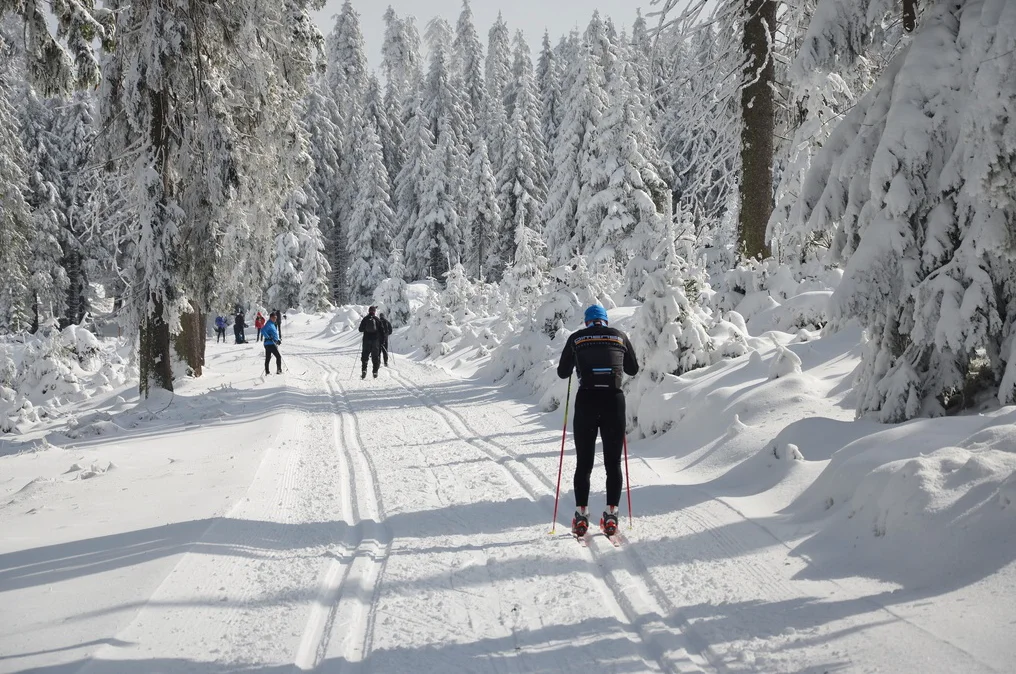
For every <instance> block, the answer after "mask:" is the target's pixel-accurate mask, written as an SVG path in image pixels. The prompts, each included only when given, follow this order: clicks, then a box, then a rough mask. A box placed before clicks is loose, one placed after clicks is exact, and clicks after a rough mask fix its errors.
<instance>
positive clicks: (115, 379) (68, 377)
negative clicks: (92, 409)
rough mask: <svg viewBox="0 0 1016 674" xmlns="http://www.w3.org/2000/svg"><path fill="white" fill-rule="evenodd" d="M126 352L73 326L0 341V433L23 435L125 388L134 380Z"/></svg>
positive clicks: (1, 338) (106, 340)
mask: <svg viewBox="0 0 1016 674" xmlns="http://www.w3.org/2000/svg"><path fill="white" fill-rule="evenodd" d="M124 348H125V347H120V346H119V345H118V344H117V342H116V341H115V340H111V339H104V340H100V339H98V338H97V337H96V336H95V335H93V334H92V333H91V332H89V331H88V330H86V329H84V328H81V327H78V326H74V325H72V326H69V327H67V328H65V329H64V330H51V331H46V332H45V333H41V334H39V335H35V336H29V337H28V338H27V339H26V338H25V336H23V335H20V336H16V337H11V336H7V337H0V432H3V433H24V432H26V431H28V430H30V429H31V428H32V427H33V426H35V425H36V424H38V423H40V422H41V421H43V420H45V419H50V418H54V417H59V416H62V415H63V414H64V413H65V411H66V409H67V407H68V406H70V405H72V404H74V403H79V402H81V401H84V400H87V399H89V398H91V397H93V396H95V395H96V394H99V393H106V392H109V391H112V390H113V389H114V388H118V387H120V386H123V385H124V383H126V381H127V380H128V378H129V377H133V376H134V374H133V373H132V372H128V371H127V370H128V365H127V360H126V358H125V354H124V353H121V351H122V350H123V349H124Z"/></svg>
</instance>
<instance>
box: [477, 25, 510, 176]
mask: <svg viewBox="0 0 1016 674" xmlns="http://www.w3.org/2000/svg"><path fill="white" fill-rule="evenodd" d="M510 59H511V36H510V35H509V33H508V25H507V24H506V23H505V22H504V18H502V16H501V13H500V12H498V15H497V21H495V22H494V25H493V26H491V28H490V31H489V32H488V33H487V60H486V63H485V74H486V81H485V83H486V86H487V95H486V105H485V106H484V107H485V109H484V120H483V124H482V126H483V128H484V129H485V133H486V139H487V149H488V153H489V154H490V163H491V166H493V167H494V175H497V173H498V172H499V171H500V170H501V167H502V166H503V165H504V153H505V143H507V142H508V136H509V134H510V131H509V126H508V120H509V119H510V117H509V113H508V110H507V108H506V107H505V97H506V96H507V95H508V93H509V91H510V89H511V60H510Z"/></svg>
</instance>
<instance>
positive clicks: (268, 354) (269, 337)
mask: <svg viewBox="0 0 1016 674" xmlns="http://www.w3.org/2000/svg"><path fill="white" fill-rule="evenodd" d="M277 320H278V318H276V317H275V314H272V315H271V316H270V317H269V319H268V322H267V323H265V327H263V328H261V336H262V337H264V340H265V374H271V372H269V371H268V366H269V364H270V363H271V362H272V356H275V374H282V354H281V353H279V344H282V340H281V339H280V338H279V328H278V326H277V325H276V324H275V321H277Z"/></svg>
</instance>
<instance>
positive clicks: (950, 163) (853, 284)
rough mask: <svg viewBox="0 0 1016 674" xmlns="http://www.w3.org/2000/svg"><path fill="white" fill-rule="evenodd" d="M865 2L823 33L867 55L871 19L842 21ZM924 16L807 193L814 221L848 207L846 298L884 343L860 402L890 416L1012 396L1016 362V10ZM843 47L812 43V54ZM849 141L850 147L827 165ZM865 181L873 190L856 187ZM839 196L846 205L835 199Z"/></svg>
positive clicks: (844, 306) (840, 293)
mask: <svg viewBox="0 0 1016 674" xmlns="http://www.w3.org/2000/svg"><path fill="white" fill-rule="evenodd" d="M820 9H822V7H820ZM834 10H839V12H838V13H837V11H834ZM852 11H853V10H852V9H851V8H846V7H839V6H836V7H827V8H826V11H825V12H824V13H822V12H817V13H816V16H815V18H814V19H813V21H812V25H811V27H810V29H809V35H813V34H815V35H817V34H822V33H823V32H833V33H836V34H837V38H836V40H835V42H836V44H837V45H840V47H841V51H842V54H843V55H846V56H849V55H850V53H856V51H857V50H856V49H855V48H854V46H855V45H856V44H857V40H858V39H860V38H857V37H856V36H857V35H858V34H861V33H864V32H865V31H863V30H861V28H863V27H865V26H868V22H856V23H855V22H851V21H847V22H846V23H842V22H843V21H844V17H848V18H849V17H853V16H854V14H852V13H851V12H852ZM923 12H924V14H923V18H922V20H921V22H920V24H919V27H918V28H917V31H916V32H915V34H914V37H913V41H912V43H911V45H910V46H909V47H908V48H906V49H905V50H904V51H903V52H901V53H900V54H899V55H898V56H897V57H896V58H895V59H893V61H892V62H891V63H890V65H889V67H888V68H887V69H886V71H885V72H884V73H883V75H882V76H881V77H880V78H879V81H878V82H877V84H876V85H875V87H874V88H873V90H872V91H871V92H869V94H868V95H867V96H866V97H865V98H864V99H862V101H861V102H860V103H859V104H858V106H857V107H855V108H854V109H853V110H851V112H850V113H849V114H848V115H847V116H846V118H845V120H844V122H843V123H842V124H841V125H840V127H839V128H837V130H836V132H834V134H833V137H832V138H831V139H830V142H829V143H828V144H827V146H826V148H824V150H823V152H822V154H821V155H820V159H819V160H818V161H816V168H815V169H813V171H812V174H811V175H809V179H808V183H809V185H808V189H807V190H806V198H807V197H813V196H814V195H815V194H816V193H820V194H822V197H821V198H820V199H818V200H814V201H811V203H814V204H815V206H814V207H813V208H812V209H811V210H810V211H809V212H808V213H807V214H806V215H807V216H808V217H810V218H818V219H821V218H827V217H829V216H830V215H831V214H834V213H835V212H836V211H834V210H832V209H838V210H839V213H840V214H841V215H840V216H839V218H840V219H841V221H842V224H841V225H840V229H839V230H838V231H837V233H836V235H835V237H834V248H833V249H834V253H835V254H837V255H838V256H841V258H842V259H846V270H845V275H844V280H843V283H842V284H841V285H840V287H839V289H838V290H837V292H836V294H835V295H834V305H833V308H834V311H835V315H836V317H837V318H838V319H839V320H844V319H847V318H856V319H857V320H858V321H859V322H860V323H861V325H862V326H863V327H864V328H865V331H866V333H867V334H868V336H869V339H870V341H869V342H868V344H867V346H866V349H865V353H864V356H863V359H862V362H861V367H860V376H859V378H858V380H857V384H856V386H857V393H858V412H859V413H860V414H864V413H866V412H874V413H877V416H878V418H879V419H881V420H883V421H887V422H895V421H900V420H903V419H908V418H911V417H914V416H918V415H928V414H932V415H933V414H941V413H944V412H950V411H955V410H958V409H961V408H963V407H965V406H968V405H971V404H973V403H974V402H976V401H977V400H978V398H979V396H980V395H984V394H986V393H997V394H998V396H999V398H1000V399H1001V400H1002V401H1003V402H1011V400H1012V398H1013V381H1014V377H1013V376H1012V372H1013V371H1014V368H1016V366H1014V365H1013V362H1012V361H1013V356H1014V354H1013V353H1012V342H1013V322H1014V317H1016V312H1014V306H1013V300H1012V297H1013V292H1012V279H1013V278H1014V274H1013V271H1014V264H1013V256H1012V253H1011V237H1012V231H1013V223H1014V222H1016V206H1014V203H1013V199H1012V194H1011V184H1012V181H1013V176H1014V170H1013V160H1012V157H1013V156H1014V151H1016V138H1014V135H1013V131H1012V129H1011V128H1010V127H1011V125H1007V124H1006V123H1005V121H1004V120H1007V119H1010V118H1011V115H1012V114H1013V110H1014V108H1016V87H1014V85H1013V75H1012V68H1013V65H1014V60H1013V53H1014V52H1016V41H1014V37H1013V36H1014V34H1016V33H1014V29H1016V7H1014V6H1013V5H1012V3H1009V2H1004V1H999V0H992V1H990V2H983V3H981V2H961V3H945V2H936V3H932V4H929V5H927V6H925V7H924V9H923ZM833 20H837V21H840V22H841V23H835V22H834V23H830V21H833ZM844 26H847V27H849V29H850V30H849V33H848V32H847V29H846V28H844ZM873 30H876V29H875V28H868V31H867V32H871V31H873ZM848 38H849V39H848ZM829 55H830V54H816V52H815V50H807V51H802V61H815V60H816V59H817V60H818V62H820V63H822V62H825V59H826V58H827V57H828V56H829ZM818 57H821V58H818ZM942 82H950V83H953V85H952V86H950V87H948V88H944V87H943V85H942ZM985 92H991V94H992V95H991V96H990V97H989V98H988V99H985V98H984V96H985ZM986 101H987V102H986ZM836 146H839V149H840V154H841V158H840V159H838V160H834V161H828V160H826V159H825V155H826V154H827V153H832V152H834V151H835V147H836ZM858 177H860V179H861V180H863V181H864V183H865V186H866V187H867V189H866V190H863V191H862V190H856V191H847V190H848V187H851V186H853V184H854V180H856V179H857V178H858ZM813 181H814V182H813ZM815 183H818V184H819V185H820V184H821V183H825V185H824V188H823V189H819V190H816V189H813V188H815V187H817V185H816V184H815ZM836 193H839V194H841V195H843V196H844V197H845V198H841V202H840V204H835V203H834V202H833V201H832V200H831V199H827V198H826V195H827V194H829V195H833V194H836Z"/></svg>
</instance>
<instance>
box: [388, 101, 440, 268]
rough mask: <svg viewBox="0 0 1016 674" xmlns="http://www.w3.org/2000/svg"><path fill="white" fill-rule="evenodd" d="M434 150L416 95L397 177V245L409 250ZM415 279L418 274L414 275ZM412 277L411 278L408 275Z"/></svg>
mask: <svg viewBox="0 0 1016 674" xmlns="http://www.w3.org/2000/svg"><path fill="white" fill-rule="evenodd" d="M433 151H434V134H432V133H431V132H430V126H429V125H428V124H427V117H426V116H425V115H424V114H423V106H422V103H421V101H420V98H419V97H417V99H416V101H415V104H414V106H413V115H412V117H410V119H409V124H408V126H407V127H406V151H405V156H406V160H405V163H403V164H402V170H401V171H399V175H398V177H397V178H396V180H395V205H396V214H395V224H396V227H397V228H398V232H397V233H396V237H395V241H394V246H395V247H396V248H399V249H400V250H407V248H406V247H407V246H408V242H409V240H410V237H411V236H412V235H413V228H414V226H415V225H416V222H417V221H418V220H419V219H420V204H421V202H422V200H423V189H424V182H425V181H426V179H427V171H428V167H429V166H430V155H431V153H432V152H433ZM406 271H407V273H413V272H414V270H413V269H412V264H411V263H410V264H409V265H407V269H406ZM414 278H415V277H414ZM407 280H412V278H407Z"/></svg>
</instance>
